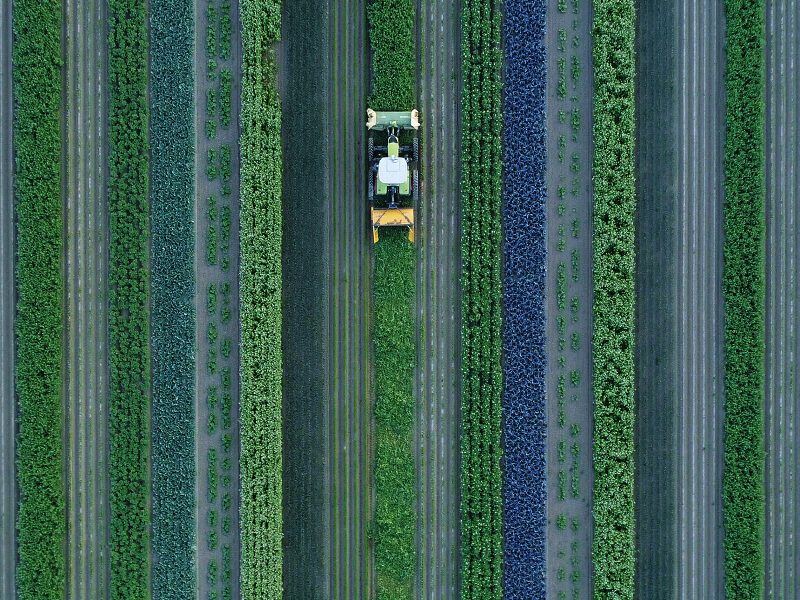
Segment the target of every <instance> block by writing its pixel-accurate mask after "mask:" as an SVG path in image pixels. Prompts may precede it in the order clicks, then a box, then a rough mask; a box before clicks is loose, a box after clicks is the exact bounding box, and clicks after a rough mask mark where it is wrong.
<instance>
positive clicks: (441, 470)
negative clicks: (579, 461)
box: [415, 0, 461, 600]
mask: <svg viewBox="0 0 800 600" xmlns="http://www.w3.org/2000/svg"><path fill="white" fill-rule="evenodd" d="M417 11H418V22H417V23H418V24H417V40H418V41H417V48H418V53H419V56H420V58H419V62H418V66H419V109H420V118H421V121H422V128H421V130H420V132H421V135H420V138H421V140H420V141H421V148H422V156H421V163H422V165H421V169H422V170H421V181H422V184H421V186H420V187H421V190H422V193H421V195H420V200H419V206H417V207H416V210H417V227H416V244H417V248H418V257H419V268H418V269H417V290H418V293H417V310H418V321H417V323H418V338H417V347H418V364H419V368H418V369H417V382H416V386H415V392H416V397H417V415H416V421H417V431H416V444H417V446H416V447H417V486H418V493H417V498H418V503H419V504H418V508H417V514H418V519H419V520H418V531H417V548H418V559H419V568H418V572H417V581H416V597H417V598H418V599H420V600H423V599H424V600H448V599H453V598H457V597H458V595H457V593H458V571H459V569H458V565H459V559H460V555H459V551H458V509H459V501H458V498H459V487H458V485H459V484H458V481H459V477H458V466H459V460H458V458H459V449H460V446H459V443H458V414H459V407H460V398H461V395H460V391H461V367H460V355H461V349H460V339H461V294H460V291H461V290H460V285H459V281H460V274H461V252H460V249H461V237H460V236H461V229H460V216H461V211H460V200H461V198H460V192H459V159H460V146H461V134H460V129H459V109H460V106H461V103H460V102H461V100H460V90H459V84H460V80H459V79H458V78H457V77H456V78H454V77H453V75H454V74H456V75H458V72H457V69H458V65H459V63H460V57H461V39H460V35H459V31H460V20H459V19H460V2H459V0H441V1H439V2H427V1H426V0H420V1H418V3H417Z"/></svg>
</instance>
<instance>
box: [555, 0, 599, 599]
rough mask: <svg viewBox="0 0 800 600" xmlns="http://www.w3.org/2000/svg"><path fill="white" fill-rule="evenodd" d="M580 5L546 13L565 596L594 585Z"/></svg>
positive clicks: (588, 96) (559, 556)
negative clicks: (574, 117) (574, 119)
mask: <svg viewBox="0 0 800 600" xmlns="http://www.w3.org/2000/svg"><path fill="white" fill-rule="evenodd" d="M576 6H578V4H577V3H575V2H570V3H568V8H567V10H566V12H563V13H562V12H559V11H558V9H557V4H556V3H555V2H550V3H549V4H548V14H547V19H548V25H547V38H546V43H547V49H548V57H547V62H548V75H549V78H548V89H547V106H548V109H547V132H548V137H547V143H548V147H547V186H548V190H549V192H548V198H547V230H548V232H547V237H548V242H547V243H548V248H547V263H548V266H547V273H548V275H547V308H546V311H547V313H546V314H547V324H546V328H547V342H546V352H547V371H548V375H547V389H548V394H547V395H548V402H547V429H548V433H547V593H548V597H551V598H556V597H560V596H559V595H560V594H566V596H567V597H570V598H573V597H580V598H588V597H590V596H591V589H592V577H591V574H592V558H591V556H592V555H591V552H592V523H593V520H592V488H593V485H594V482H593V468H592V443H593V442H592V439H593V438H592V431H593V422H594V421H593V414H594V401H593V396H592V387H591V382H592V362H591V353H592V283H593V282H592V276H591V272H592V202H593V196H592V183H591V165H592V136H591V122H592V97H593V87H592V59H591V56H592V55H591V50H592V47H591V36H590V31H591V26H592V17H591V11H590V8H591V7H590V3H588V2H584V3H583V4H582V5H580V6H579V7H578V8H577V9H576ZM575 65H577V67H578V68H577V70H575ZM560 89H561V90H563V91H559V90H560ZM573 116H578V118H579V119H578V122H574V121H573Z"/></svg>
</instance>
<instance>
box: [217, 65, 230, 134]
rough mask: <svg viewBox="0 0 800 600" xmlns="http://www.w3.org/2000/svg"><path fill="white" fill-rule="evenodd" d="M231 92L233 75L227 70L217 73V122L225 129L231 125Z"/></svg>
mask: <svg viewBox="0 0 800 600" xmlns="http://www.w3.org/2000/svg"><path fill="white" fill-rule="evenodd" d="M232 90H233V74H232V73H231V72H230V70H229V69H221V70H220V72H219V108H220V115H219V120H220V123H222V126H223V127H225V128H226V129H227V128H228V127H229V126H230V124H231V93H232Z"/></svg>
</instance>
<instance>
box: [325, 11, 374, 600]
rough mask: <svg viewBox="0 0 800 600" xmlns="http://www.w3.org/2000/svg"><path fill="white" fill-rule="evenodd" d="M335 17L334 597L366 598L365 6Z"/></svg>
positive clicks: (336, 13) (367, 283)
mask: <svg viewBox="0 0 800 600" xmlns="http://www.w3.org/2000/svg"><path fill="white" fill-rule="evenodd" d="M332 11H333V17H332V19H331V27H332V28H331V40H332V44H333V47H332V52H331V65H330V73H331V94H330V98H331V100H330V107H329V110H332V114H331V117H330V118H331V123H332V124H333V127H332V131H333V138H332V140H331V146H332V153H333V155H332V156H331V160H332V189H331V197H330V201H331V203H332V210H331V215H332V222H331V223H330V227H331V237H330V244H331V245H330V248H331V253H332V255H333V260H332V261H331V274H330V277H331V279H330V288H329V289H330V300H329V306H330V310H331V328H332V335H331V343H332V344H333V348H332V350H333V360H332V365H331V366H332V371H331V378H332V386H333V387H332V392H333V401H332V408H333V413H332V415H331V425H332V427H333V430H332V432H331V440H332V441H333V448H332V453H333V455H332V469H330V470H329V473H330V476H332V478H333V482H332V487H331V491H332V498H331V509H332V511H333V515H332V522H331V527H332V532H331V534H332V535H331V544H332V547H331V559H332V561H333V564H332V565H331V585H332V590H331V597H332V598H340V599H346V600H351V599H352V600H357V599H362V598H364V599H365V598H368V597H369V595H370V592H369V590H370V587H371V582H370V581H369V574H370V567H369V557H370V552H369V543H368V539H367V519H368V516H369V495H368V494H369V489H370V487H369V485H368V482H369V481H370V468H369V466H370V462H369V452H368V447H369V440H370V437H369V423H370V420H369V419H370V417H369V415H370V399H371V397H372V394H371V390H370V379H369V375H368V374H369V324H368V314H369V313H368V307H369V300H368V299H369V297H370V289H371V286H370V281H369V273H370V256H371V252H370V251H371V248H370V247H369V246H368V243H370V244H371V240H370V238H369V237H368V231H367V228H366V226H365V224H366V223H365V220H366V217H365V202H366V192H365V182H364V169H365V164H364V163H365V156H364V151H365V147H364V137H365V132H366V128H365V127H364V122H365V115H366V106H365V97H366V93H365V87H364V85H365V71H364V69H365V64H364V56H365V48H366V31H365V14H366V13H365V5H364V0H338V1H337V2H336V4H335V5H334V6H333V7H332Z"/></svg>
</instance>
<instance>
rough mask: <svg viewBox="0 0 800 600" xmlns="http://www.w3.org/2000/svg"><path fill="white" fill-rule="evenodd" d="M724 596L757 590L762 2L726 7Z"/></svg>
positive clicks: (730, 0)
mask: <svg viewBox="0 0 800 600" xmlns="http://www.w3.org/2000/svg"><path fill="white" fill-rule="evenodd" d="M725 14H726V17H727V29H726V35H727V43H726V46H727V54H728V62H727V66H726V69H725V87H726V91H727V94H726V102H727V106H726V109H727V114H726V123H727V124H726V126H727V136H726V139H725V208H724V221H725V248H724V255H725V269H724V273H723V280H722V291H723V296H724V299H725V470H724V474H723V518H724V524H725V538H724V548H725V591H726V598H728V600H743V599H745V598H747V599H749V598H760V597H761V595H762V593H763V583H764V537H763V533H764V532H763V528H764V412H763V399H764V398H763V383H764V237H765V233H764V232H765V223H764V193H765V192H764V96H763V94H764V2H763V0H756V1H755V2H745V1H743V0H726V2H725Z"/></svg>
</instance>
